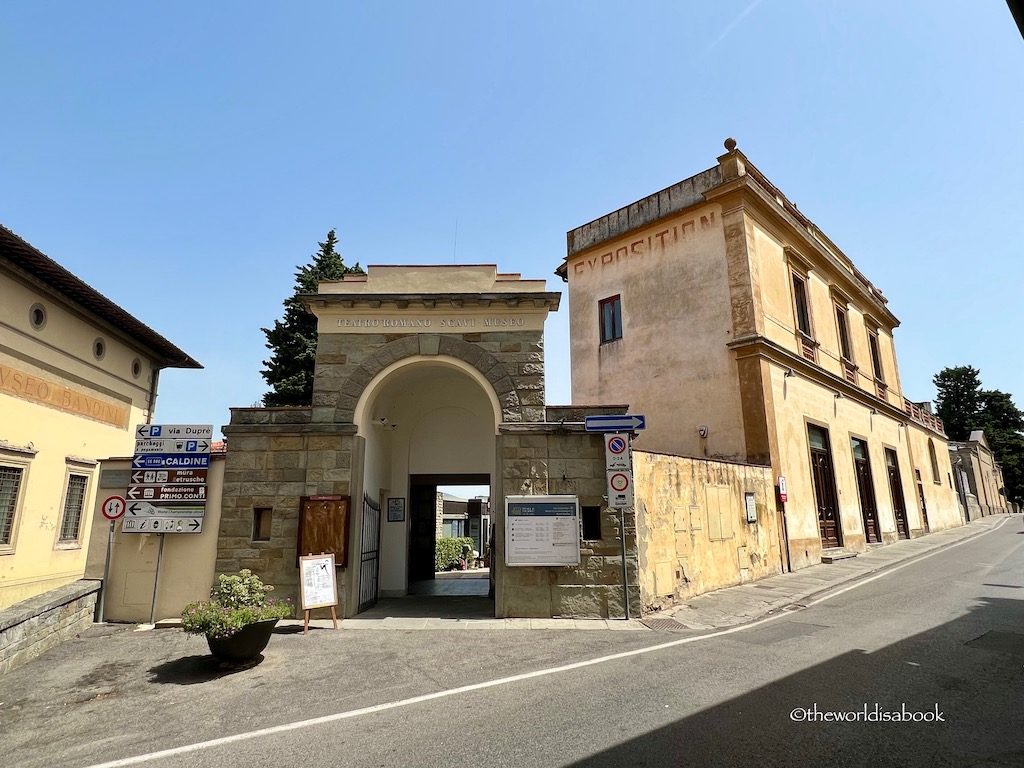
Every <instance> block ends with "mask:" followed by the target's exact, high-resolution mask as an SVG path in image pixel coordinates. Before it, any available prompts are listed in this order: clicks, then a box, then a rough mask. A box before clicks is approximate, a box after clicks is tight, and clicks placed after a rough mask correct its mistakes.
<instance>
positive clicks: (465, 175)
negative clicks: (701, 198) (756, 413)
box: [0, 0, 1024, 427]
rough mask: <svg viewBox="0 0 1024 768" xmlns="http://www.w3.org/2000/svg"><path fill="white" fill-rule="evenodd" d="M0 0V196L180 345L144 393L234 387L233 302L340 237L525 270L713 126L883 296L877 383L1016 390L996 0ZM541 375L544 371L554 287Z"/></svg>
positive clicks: (1009, 194)
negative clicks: (892, 361)
mask: <svg viewBox="0 0 1024 768" xmlns="http://www.w3.org/2000/svg"><path fill="white" fill-rule="evenodd" d="M353 6H354V4H341V3H311V2H304V3H287V4H285V3H275V4H271V3H260V2H257V3H251V2H246V3H241V2H238V3H229V2H217V3H208V2H204V3H173V4H169V3H164V4H156V3H137V2H131V3H128V2H124V3H109V2H100V3H78V2H64V3H54V2H22V3H6V4H5V5H4V7H3V8H2V9H0V86H2V87H0V92H2V93H3V101H2V105H3V109H2V110H0V112H2V115H3V118H2V119H0V222H2V223H3V224H5V225H6V226H8V227H9V228H11V229H13V230H14V231H16V232H17V233H19V234H20V235H22V236H23V237H25V238H26V239H27V240H29V241H30V242H31V243H33V244H34V245H36V246H37V247H39V248H40V249H41V250H43V251H44V252H45V253H47V254H49V255H50V256H52V257H53V258H55V259H56V260H57V261H59V262H61V263H62V264H64V265H65V266H66V267H68V268H69V269H70V270H71V271H73V272H74V273H75V274H77V275H78V276H80V277H82V278H83V279H85V280H86V281H87V282H89V283H90V284H91V285H93V286H94V287H96V288H97V289H98V290H100V291H101V292H102V293H104V294H105V295H107V296H109V297H110V298H112V299H113V300H115V301H117V302H119V303H121V304H122V305H123V306H124V307H125V308H126V309H127V310H129V311H130V312H132V313H134V314H135V315H136V316H138V317H139V318H140V319H142V320H143V321H144V322H146V323H148V324H149V325H151V326H152V327H153V328H155V329H156V330H158V331H159V332H161V333H162V334H164V335H165V336H167V337H168V338H169V339H171V340H172V341H173V342H175V343H176V344H178V345H179V346H180V347H182V348H183V349H184V350H186V351H187V352H188V353H190V354H191V355H193V356H194V357H196V358H197V359H199V360H200V361H201V362H202V363H204V365H205V366H206V367H205V370H202V371H169V372H166V373H165V375H164V378H163V380H162V382H161V394H160V400H159V403H158V408H157V419H158V421H162V422H211V423H213V424H214V425H217V426H218V427H219V426H220V425H222V424H225V423H227V420H228V407H229V406H233V405H234V406H246V405H251V404H253V403H254V402H256V401H258V400H259V399H260V397H261V395H262V394H263V392H264V390H265V386H264V383H263V380H262V378H261V377H260V375H259V371H260V368H261V361H262V360H263V359H264V358H265V357H266V355H267V351H266V349H265V348H264V345H263V342H264V339H263V335H262V334H261V333H260V327H261V326H268V325H270V324H271V323H273V321H274V319H275V318H277V317H279V316H280V314H281V302H282V300H283V299H284V298H285V297H286V296H287V295H288V294H289V293H290V292H291V290H292V285H293V273H294V271H295V267H296V266H297V265H299V264H303V263H305V262H307V261H308V259H309V257H310V255H311V254H312V253H313V252H314V251H315V250H316V243H317V241H318V240H322V239H323V237H324V235H325V233H326V232H327V230H328V229H330V228H332V227H334V228H337V230H338V233H339V236H340V239H341V246H342V252H343V254H344V256H345V258H346V261H348V262H349V263H353V262H356V261H358V262H360V263H361V264H363V265H366V264H389V263H452V260H453V245H454V239H455V238H454V236H455V228H456V220H457V221H458V245H457V251H456V252H455V253H454V258H455V259H457V260H458V261H460V262H467V263H468V262H476V263H478V262H495V263H497V264H498V265H499V267H500V268H502V269H503V270H507V271H519V272H522V273H523V274H524V276H527V277H548V278H549V284H550V286H551V288H552V289H554V290H563V288H564V286H563V285H562V284H561V282H560V281H559V280H557V278H554V277H553V276H552V271H553V270H554V269H555V267H556V266H557V265H558V263H559V261H560V259H561V258H562V257H563V256H564V253H565V232H566V230H568V229H570V228H572V227H574V226H576V225H578V224H581V223H584V222H586V221H589V220H591V219H593V218H595V217H597V216H600V215H602V214H604V213H607V212H608V211H611V210H613V209H615V208H617V207H619V206H621V205H623V204H626V203H628V202H631V201H632V200H635V199H636V198H638V197H642V196H644V195H646V194H649V193H651V192H654V191H656V190H658V189H661V188H663V187H665V186H667V185H669V184H672V183H674V182H676V181H678V180H679V179H682V178H685V177H687V176H690V175H692V174H693V173H695V172H697V171H700V170H702V169H704V168H707V167H710V166H711V165H712V164H713V163H714V158H715V156H716V155H718V154H719V153H720V152H721V151H722V140H723V139H724V138H725V137H726V136H734V137H736V139H737V140H738V141H739V146H740V149H742V150H743V151H744V152H745V153H746V154H747V155H748V157H750V159H751V160H752V161H753V162H754V163H755V164H756V165H757V166H758V167H759V168H761V170H763V171H764V172H765V173H766V174H767V175H768V176H769V178H771V179H772V180H773V181H774V182H775V183H776V184H777V185H778V186H779V187H780V188H781V189H783V190H784V191H785V192H786V194H787V195H788V196H789V197H790V198H791V199H792V200H794V201H795V202H796V203H797V204H798V205H799V206H800V208H801V210H802V211H804V212H805V213H807V215H809V216H810V217H811V218H812V219H814V221H815V222H816V223H817V224H818V225H819V226H820V227H821V228H822V229H823V230H824V231H825V232H826V233H828V234H829V235H830V236H831V237H832V239H833V240H834V241H835V242H836V243H837V244H838V245H839V246H840V247H841V248H842V249H843V250H844V251H845V252H846V253H847V254H848V255H849V256H850V257H851V258H853V260H854V261H855V263H856V264H857V265H858V266H859V267H860V268H861V269H862V271H863V272H864V273H865V274H867V275H868V277H869V278H870V279H871V280H873V281H874V282H875V283H876V284H877V285H878V286H879V287H880V288H881V289H882V290H883V291H884V292H885V294H886V295H887V296H888V298H889V300H890V307H891V308H892V310H893V311H894V312H895V313H896V315H897V316H898V317H899V318H900V319H901V320H902V323H903V325H902V327H901V328H900V329H898V331H897V335H896V341H897V350H898V354H899V358H900V363H901V374H902V380H903V385H904V388H905V390H906V391H907V394H908V395H909V396H910V397H912V398H914V399H927V398H931V397H932V396H933V394H934V390H933V387H932V385H931V377H932V374H934V373H935V372H936V371H938V370H939V369H941V368H942V367H944V366H948V365H957V364H964V363H970V364H972V365H975V366H977V367H978V368H980V369H981V372H982V379H983V382H984V384H985V385H986V386H988V387H990V388H999V389H1003V390H1007V391H1010V392H1012V393H1014V394H1015V395H1016V399H1017V402H1018V404H1019V405H1024V366H1022V365H1021V353H1020V344H1019V342H1018V336H1019V334H1020V332H1021V329H1022V328H1024V310H1022V306H1024V303H1022V302H1021V299H1020V292H1021V290H1022V286H1024V258H1022V256H1024V254H1022V253H1021V225H1022V223H1024V191H1022V190H1024V158H1022V149H1021V137H1022V136H1024V87H1022V83H1024V77H1022V73H1024V41H1022V40H1021V36H1020V33H1019V32H1018V30H1017V28H1016V26H1015V25H1014V23H1013V21H1012V19H1011V17H1010V14H1009V12H1008V10H1007V8H1006V5H1005V3H1003V2H1001V0H991V1H990V2H934V0H932V1H931V2H923V1H922V2H900V3H892V2H885V3H882V2H861V3H847V2H813V1H810V0H808V1H806V2H795V1H794V2H790V1H788V0H763V1H762V2H750V0H738V1H736V2H725V1H723V2H715V3H701V4H695V3H679V2H665V3H637V2H634V3H629V4H626V3H616V4H608V3H597V2H558V3H528V2H521V1H519V2H515V3H509V4H502V5H497V4H491V3H478V2H443V3H442V2H431V3H427V2H422V3H404V2H395V3H387V4H384V3H366V4H363V6H360V7H353ZM564 306H565V304H564V303H563V310H562V311H560V312H559V313H558V314H557V315H555V316H553V317H552V318H551V319H550V320H549V321H548V326H547V364H548V402H567V401H568V400H569V366H568V345H567V313H566V311H565V309H564Z"/></svg>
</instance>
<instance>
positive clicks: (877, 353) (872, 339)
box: [868, 328, 885, 384]
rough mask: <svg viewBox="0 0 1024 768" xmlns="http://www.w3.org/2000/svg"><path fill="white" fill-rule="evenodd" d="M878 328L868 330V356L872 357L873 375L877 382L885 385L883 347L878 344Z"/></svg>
mask: <svg viewBox="0 0 1024 768" xmlns="http://www.w3.org/2000/svg"><path fill="white" fill-rule="evenodd" d="M878 336H879V331H878V329H877V328H868V355H870V357H871V373H872V375H873V376H874V377H875V381H876V382H878V383H879V384H885V366H883V365H882V347H881V346H880V345H879V343H878Z"/></svg>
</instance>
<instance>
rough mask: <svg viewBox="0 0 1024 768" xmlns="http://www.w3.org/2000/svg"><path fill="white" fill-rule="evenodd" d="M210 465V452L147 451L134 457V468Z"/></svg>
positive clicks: (200, 466)
mask: <svg viewBox="0 0 1024 768" xmlns="http://www.w3.org/2000/svg"><path fill="white" fill-rule="evenodd" d="M209 466H210V454H208V453H201V454H189V453H146V454H142V455H139V456H135V457H134V458H133V459H132V469H164V468H167V469H171V468H178V467H192V468H196V469H206V468H207V467H209Z"/></svg>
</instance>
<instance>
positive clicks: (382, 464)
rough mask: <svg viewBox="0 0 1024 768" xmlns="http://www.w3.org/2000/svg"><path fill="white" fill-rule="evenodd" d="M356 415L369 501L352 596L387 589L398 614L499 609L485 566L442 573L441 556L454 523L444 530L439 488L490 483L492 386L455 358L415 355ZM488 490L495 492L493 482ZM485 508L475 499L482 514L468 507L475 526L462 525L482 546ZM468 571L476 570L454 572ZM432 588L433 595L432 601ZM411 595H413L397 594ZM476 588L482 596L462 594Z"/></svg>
mask: <svg viewBox="0 0 1024 768" xmlns="http://www.w3.org/2000/svg"><path fill="white" fill-rule="evenodd" d="M353 416H354V419H353V421H354V423H355V424H356V426H357V427H358V433H357V436H358V438H359V439H360V441H361V444H362V452H361V453H362V462H361V464H362V473H361V475H362V483H361V486H362V502H363V503H362V508H361V511H362V517H361V518H360V516H359V515H357V516H356V518H357V519H355V520H354V521H353V523H354V526H355V528H356V529H357V530H356V531H354V532H355V533H357V534H358V538H359V555H360V569H359V572H358V582H359V583H358V584H357V585H353V586H354V589H355V590H356V591H357V596H354V603H353V604H355V605H357V606H358V610H359V611H365V610H367V609H368V608H371V607H372V606H373V605H374V604H375V603H376V602H377V600H378V599H383V600H385V601H391V602H387V604H385V603H381V604H380V606H379V608H380V607H383V608H385V609H386V610H389V611H391V612H393V613H394V612H397V613H399V614H401V615H412V614H415V613H416V612H418V611H421V612H424V613H433V614H434V615H440V614H439V613H438V611H439V610H440V611H441V612H442V613H443V612H447V613H452V612H453V611H454V612H456V613H458V612H460V611H462V612H469V613H471V614H475V615H493V604H490V603H487V602H485V601H486V600H487V596H488V593H489V588H488V586H489V578H488V573H487V572H486V571H483V572H481V571H477V572H475V573H474V574H469V573H467V574H462V573H459V574H446V573H437V572H436V571H435V560H434V555H435V546H436V542H437V540H438V539H439V538H442V537H444V535H445V533H452V532H453V531H452V530H451V529H449V530H448V531H445V525H444V521H443V512H444V506H445V503H444V500H443V498H442V496H441V495H440V491H439V489H443V488H445V487H446V486H454V485H474V486H485V487H487V488H492V484H493V480H494V477H495V462H496V434H497V427H498V423H499V421H500V418H501V409H500V405H499V401H498V398H497V395H496V394H495V392H494V389H493V387H492V386H491V385H490V383H489V382H488V381H487V379H486V378H484V376H483V375H482V374H481V373H480V372H479V371H478V370H477V369H476V368H474V367H473V366H471V365H469V364H468V363H466V362H465V361H463V360H460V359H458V358H454V357H448V356H444V355H431V356H424V355H412V356H409V357H407V358H404V359H401V360H398V361H396V362H395V363H392V364H391V365H389V366H387V367H386V368H384V369H383V370H382V371H380V372H379V373H378V374H377V375H376V376H374V377H373V379H372V380H371V381H370V382H369V383H368V384H367V386H366V388H365V390H364V391H363V393H362V395H361V397H360V398H359V401H358V403H357V405H356V407H355V409H354V414H353ZM354 469H357V468H354ZM357 471H358V469H357ZM487 496H488V498H494V494H493V492H489V493H487ZM357 509H359V508H358V507H357ZM481 509H486V504H477V505H475V507H474V508H473V511H475V513H476V516H475V518H473V517H472V515H470V516H469V517H470V520H471V521H472V520H475V523H476V524H475V526H472V525H471V526H466V527H465V528H461V527H460V529H459V532H460V533H468V534H472V535H473V536H475V546H474V549H477V550H478V551H479V552H480V553H481V554H482V553H483V551H484V549H485V547H486V544H487V539H486V531H487V528H488V526H489V522H490V521H489V520H488V519H487V517H486V516H485V515H484V514H482V513H481ZM378 521H379V522H378ZM463 575H465V576H474V575H475V576H477V579H475V582H473V583H471V582H469V581H464V580H462V579H459V580H458V583H456V582H455V580H453V579H450V578H448V577H449V576H463ZM427 595H429V596H431V597H433V598H436V599H434V600H430V601H425V600H424V597H425V596H427ZM409 596H416V599H415V600H408V601H405V602H404V603H403V604H402V605H398V604H396V603H394V602H393V601H394V600H395V599H396V598H406V597H409ZM470 596H472V597H475V598H477V599H476V600H465V599H463V598H466V597H470ZM439 601H444V602H445V605H439ZM428 602H429V606H428V604H427V603H428ZM376 612H378V613H379V612H381V611H380V610H379V609H378V610H377V611H376Z"/></svg>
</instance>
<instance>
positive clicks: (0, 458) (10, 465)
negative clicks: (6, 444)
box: [0, 454, 31, 556]
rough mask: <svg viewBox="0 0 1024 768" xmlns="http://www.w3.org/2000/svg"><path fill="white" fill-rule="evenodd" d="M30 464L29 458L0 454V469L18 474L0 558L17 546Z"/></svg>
mask: <svg viewBox="0 0 1024 768" xmlns="http://www.w3.org/2000/svg"><path fill="white" fill-rule="evenodd" d="M30 464H31V459H30V458H26V459H22V458H20V457H13V456H9V455H3V454H0V468H6V469H14V470H18V472H20V475H19V479H18V489H17V491H15V495H14V505H13V507H12V510H11V513H12V519H11V525H10V536H9V540H8V541H7V542H0V556H3V555H13V554H14V552H15V550H16V549H17V546H18V529H19V528H20V526H21V519H22V517H23V515H22V512H23V511H24V506H25V496H26V495H27V491H26V489H27V488H28V477H29V469H30ZM2 533H3V530H2V528H0V534H2Z"/></svg>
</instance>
